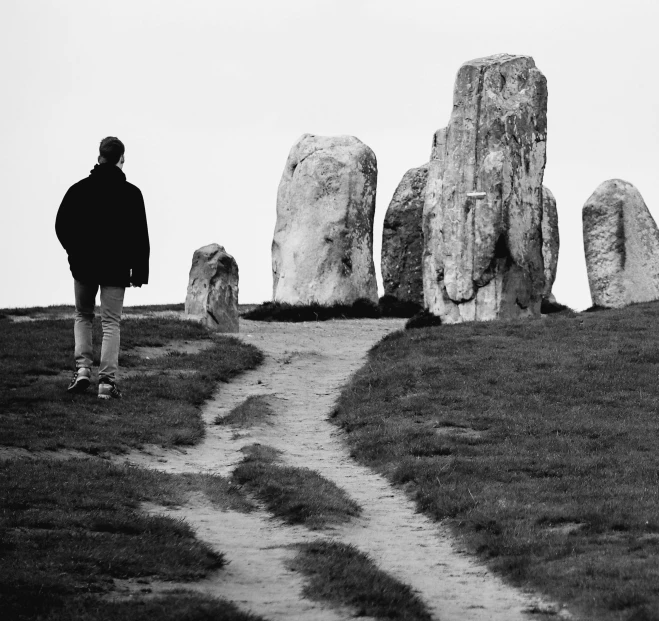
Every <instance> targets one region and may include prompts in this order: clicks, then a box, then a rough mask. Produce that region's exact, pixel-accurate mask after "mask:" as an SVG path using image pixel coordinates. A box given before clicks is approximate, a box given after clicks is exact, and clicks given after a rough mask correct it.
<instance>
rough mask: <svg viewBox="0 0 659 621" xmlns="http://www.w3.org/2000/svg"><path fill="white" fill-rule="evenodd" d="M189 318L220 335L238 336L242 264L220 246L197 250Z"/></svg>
mask: <svg viewBox="0 0 659 621" xmlns="http://www.w3.org/2000/svg"><path fill="white" fill-rule="evenodd" d="M185 314H186V315H187V316H188V317H190V318H192V319H197V320H198V321H201V322H202V323H203V324H205V325H206V326H208V327H209V328H211V329H212V330H217V331H218V332H238V264H237V263H236V261H235V259H234V258H233V257H232V256H231V255H230V254H227V252H226V251H225V250H224V248H223V247H222V246H220V245H219V244H210V245H208V246H204V247H203V248H199V250H195V253H194V255H193V256H192V267H191V268H190V278H189V280H188V293H187V296H186V298H185Z"/></svg>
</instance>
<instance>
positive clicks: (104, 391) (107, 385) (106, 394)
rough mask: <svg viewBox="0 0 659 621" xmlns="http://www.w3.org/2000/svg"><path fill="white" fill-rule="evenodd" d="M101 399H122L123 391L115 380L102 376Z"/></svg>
mask: <svg viewBox="0 0 659 621" xmlns="http://www.w3.org/2000/svg"><path fill="white" fill-rule="evenodd" d="M98 398H99V399H121V391H120V390H119V389H118V388H117V385H116V384H115V383H114V381H113V380H111V379H109V378H107V377H102V378H101V379H100V380H99V382H98Z"/></svg>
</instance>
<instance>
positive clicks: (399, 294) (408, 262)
mask: <svg viewBox="0 0 659 621" xmlns="http://www.w3.org/2000/svg"><path fill="white" fill-rule="evenodd" d="M427 179H428V165H427V164H426V165H424V166H420V167H419V168H411V169H410V170H408V171H407V172H406V173H405V175H404V176H403V179H402V180H401V182H400V183H399V184H398V187H397V188H396V191H395V192H394V196H393V198H392V199H391V203H389V207H388V208H387V213H386V214H385V217H384V225H383V228H382V253H381V262H380V265H381V269H382V282H383V284H384V293H385V295H392V296H394V297H396V298H397V299H398V300H400V301H402V302H414V303H415V304H419V305H422V304H423V279H422V276H421V255H422V253H423V229H422V219H423V203H424V200H425V193H426V181H427Z"/></svg>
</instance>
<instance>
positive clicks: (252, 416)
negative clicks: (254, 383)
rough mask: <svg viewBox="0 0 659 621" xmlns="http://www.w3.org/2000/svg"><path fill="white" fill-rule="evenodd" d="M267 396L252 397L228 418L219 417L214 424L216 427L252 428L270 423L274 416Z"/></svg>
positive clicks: (236, 408)
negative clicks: (269, 420)
mask: <svg viewBox="0 0 659 621" xmlns="http://www.w3.org/2000/svg"><path fill="white" fill-rule="evenodd" d="M270 398H271V397H269V396H267V395H251V396H249V397H247V399H245V400H244V401H243V402H242V403H241V404H240V405H238V406H236V407H235V408H233V410H231V411H230V412H229V413H228V414H227V415H226V416H220V415H218V416H217V417H216V418H215V420H214V421H213V423H215V424H216V425H233V426H235V427H251V426H252V425H257V424H259V423H263V422H266V421H268V419H269V418H270V417H272V415H273V414H274V412H273V411H272V406H271V405H270Z"/></svg>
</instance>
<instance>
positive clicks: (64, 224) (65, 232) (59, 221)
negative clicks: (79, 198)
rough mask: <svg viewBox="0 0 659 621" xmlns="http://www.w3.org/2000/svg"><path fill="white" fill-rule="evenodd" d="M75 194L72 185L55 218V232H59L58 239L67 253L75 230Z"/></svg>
mask: <svg viewBox="0 0 659 621" xmlns="http://www.w3.org/2000/svg"><path fill="white" fill-rule="evenodd" d="M74 194H75V192H74V190H73V187H70V188H69V189H68V190H67V192H66V194H65V195H64V198H63V199H62V204H61V205H60V207H59V209H58V211H57V217H56V218H55V233H56V234H57V239H59V242H60V244H62V246H63V247H64V250H66V252H67V253H70V251H71V245H72V243H73V233H74V232H73V230H72V221H73V210H74V205H75V199H74Z"/></svg>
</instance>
